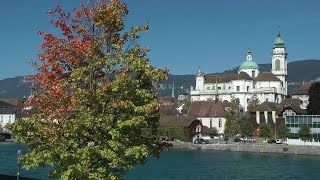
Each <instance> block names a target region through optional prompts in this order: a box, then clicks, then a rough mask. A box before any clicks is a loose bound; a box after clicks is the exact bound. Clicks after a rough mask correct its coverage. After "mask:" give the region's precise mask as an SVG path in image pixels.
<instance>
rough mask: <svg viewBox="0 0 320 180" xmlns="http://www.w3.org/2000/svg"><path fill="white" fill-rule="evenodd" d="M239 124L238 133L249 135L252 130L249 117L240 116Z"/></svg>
mask: <svg viewBox="0 0 320 180" xmlns="http://www.w3.org/2000/svg"><path fill="white" fill-rule="evenodd" d="M239 124H240V134H241V135H242V136H244V137H251V136H252V134H253V131H254V128H253V126H252V124H251V123H250V121H249V119H248V118H246V117H245V116H244V117H242V118H241V119H240V121H239Z"/></svg>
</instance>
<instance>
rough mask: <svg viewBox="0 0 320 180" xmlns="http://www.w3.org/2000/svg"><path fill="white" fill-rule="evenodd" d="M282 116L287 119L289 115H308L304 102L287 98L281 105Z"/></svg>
mask: <svg viewBox="0 0 320 180" xmlns="http://www.w3.org/2000/svg"><path fill="white" fill-rule="evenodd" d="M280 105H281V108H282V111H281V115H282V117H283V118H285V117H286V116H287V115H303V114H307V111H306V109H305V108H304V105H303V101H301V99H296V98H286V99H284V100H283V101H282V102H281V103H280Z"/></svg>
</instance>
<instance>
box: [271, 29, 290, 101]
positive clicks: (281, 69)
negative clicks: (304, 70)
mask: <svg viewBox="0 0 320 180" xmlns="http://www.w3.org/2000/svg"><path fill="white" fill-rule="evenodd" d="M287 55H288V53H287V52H286V48H285V46H284V41H283V39H282V37H281V35H280V32H279V33H278V35H277V37H276V40H275V42H274V47H273V50H272V74H274V75H275V76H276V77H277V78H279V79H280V80H281V82H282V89H281V92H282V93H283V94H284V95H288V88H287V87H288V84H287V76H288V70H287Z"/></svg>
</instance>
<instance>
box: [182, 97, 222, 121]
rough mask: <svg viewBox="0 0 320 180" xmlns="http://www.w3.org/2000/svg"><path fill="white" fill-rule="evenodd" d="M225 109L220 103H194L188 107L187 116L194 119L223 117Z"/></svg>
mask: <svg viewBox="0 0 320 180" xmlns="http://www.w3.org/2000/svg"><path fill="white" fill-rule="evenodd" d="M224 115H225V109H224V106H223V104H222V103H221V102H217V103H215V102H214V101H195V102H192V103H191V105H190V109H189V112H188V116H194V117H224Z"/></svg>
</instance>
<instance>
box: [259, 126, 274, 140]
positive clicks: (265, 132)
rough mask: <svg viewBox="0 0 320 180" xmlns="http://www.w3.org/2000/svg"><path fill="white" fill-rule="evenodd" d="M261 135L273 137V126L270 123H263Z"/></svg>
mask: <svg viewBox="0 0 320 180" xmlns="http://www.w3.org/2000/svg"><path fill="white" fill-rule="evenodd" d="M260 136H261V137H263V138H271V137H272V128H271V126H270V124H265V123H261V126H260Z"/></svg>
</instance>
